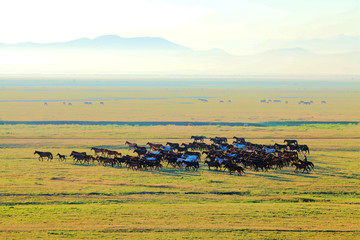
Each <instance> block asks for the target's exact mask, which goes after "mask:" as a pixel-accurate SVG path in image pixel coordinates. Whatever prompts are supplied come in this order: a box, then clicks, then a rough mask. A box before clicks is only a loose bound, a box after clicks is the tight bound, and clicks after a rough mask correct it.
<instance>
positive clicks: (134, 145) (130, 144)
mask: <svg viewBox="0 0 360 240" xmlns="http://www.w3.org/2000/svg"><path fill="white" fill-rule="evenodd" d="M126 144H127V145H129V150H130V149H131V148H134V149H135V147H136V146H137V144H136V143H131V142H129V141H126V142H125V145H126Z"/></svg>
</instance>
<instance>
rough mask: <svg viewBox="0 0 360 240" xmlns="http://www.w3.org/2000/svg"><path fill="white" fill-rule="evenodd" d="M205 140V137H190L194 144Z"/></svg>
mask: <svg viewBox="0 0 360 240" xmlns="http://www.w3.org/2000/svg"><path fill="white" fill-rule="evenodd" d="M205 138H206V137H205V136H191V138H190V139H194V141H195V142H196V141H200V142H203V141H204V139H205Z"/></svg>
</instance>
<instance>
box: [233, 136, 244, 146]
mask: <svg viewBox="0 0 360 240" xmlns="http://www.w3.org/2000/svg"><path fill="white" fill-rule="evenodd" d="M233 139H235V140H236V142H237V143H241V144H244V143H245V138H238V137H235V136H234V137H233Z"/></svg>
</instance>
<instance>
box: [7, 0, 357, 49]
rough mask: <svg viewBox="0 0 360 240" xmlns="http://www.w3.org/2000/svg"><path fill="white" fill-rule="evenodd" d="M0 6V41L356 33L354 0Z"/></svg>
mask: <svg viewBox="0 0 360 240" xmlns="http://www.w3.org/2000/svg"><path fill="white" fill-rule="evenodd" d="M0 9H2V13H1V14H0V22H1V31H0V42H3V43H15V42H26V41H34V42H54V41H67V40H72V39H76V38H82V37H90V38H94V37H97V36H100V35H105V34H117V35H120V36H123V37H138V36H156V37H163V38H166V39H168V40H170V41H173V42H176V43H179V44H182V45H184V46H187V47H190V48H193V49H195V50H206V49H211V48H222V49H225V50H226V51H228V52H230V53H233V54H252V53H256V52H259V51H262V50H266V47H263V48H264V49H259V47H258V46H263V45H262V43H263V42H266V41H267V40H269V39H282V40H284V39H288V40H292V39H299V38H301V39H313V38H329V37H333V36H337V35H350V36H358V35H360V14H359V13H360V1H359V0H222V1H218V0H196V1H194V0H166V1H165V0H131V1H130V0H127V1H123V0H52V1H48V0H32V1H28V0H11V1H1V3H0Z"/></svg>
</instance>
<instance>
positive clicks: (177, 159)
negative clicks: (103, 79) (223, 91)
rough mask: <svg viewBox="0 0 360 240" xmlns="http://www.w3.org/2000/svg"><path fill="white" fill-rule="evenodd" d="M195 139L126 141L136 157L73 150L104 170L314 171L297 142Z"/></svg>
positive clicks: (76, 157) (75, 158) (77, 156)
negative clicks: (144, 142) (138, 142)
mask: <svg viewBox="0 0 360 240" xmlns="http://www.w3.org/2000/svg"><path fill="white" fill-rule="evenodd" d="M191 139H192V140H193V142H190V143H181V144H180V143H174V142H167V143H166V144H165V145H163V144H159V143H151V142H148V143H147V144H146V146H139V145H138V144H136V143H131V142H129V141H126V142H125V144H126V145H127V146H128V147H129V150H132V151H133V153H134V154H133V155H122V154H121V153H120V152H118V151H115V150H109V149H106V148H96V147H92V148H91V151H94V155H89V154H87V153H86V152H77V151H72V152H71V154H70V157H71V158H72V160H73V162H74V163H75V164H95V163H97V164H99V165H102V166H104V167H106V166H111V167H116V166H117V167H121V166H122V164H124V165H125V166H126V167H127V168H128V169H132V170H160V169H161V168H163V166H164V165H165V164H166V167H168V166H171V167H173V168H184V169H185V170H193V171H197V170H198V169H199V167H200V163H201V160H202V159H203V164H206V165H207V166H208V168H209V170H210V169H214V170H223V171H225V170H228V171H229V173H230V174H232V173H236V172H237V173H238V175H242V174H244V172H245V170H246V169H251V170H254V171H260V170H261V171H269V170H270V169H282V168H283V167H288V166H295V172H297V171H302V172H303V173H304V172H307V173H309V172H310V171H311V170H313V168H314V164H313V163H312V162H310V161H307V158H306V157H305V160H301V159H300V158H299V154H310V150H309V147H308V146H307V145H299V144H298V142H297V140H288V139H285V140H284V142H283V144H278V143H275V144H274V145H263V144H255V143H251V142H249V141H245V139H244V138H239V137H233V138H232V139H234V141H233V142H232V143H231V144H230V143H228V138H226V137H215V138H209V143H205V141H204V140H205V139H206V137H205V136H192V137H191ZM34 154H38V155H39V161H40V160H41V161H43V160H44V158H47V160H48V161H51V160H52V159H53V155H52V153H51V152H40V151H35V152H34ZM57 156H58V158H59V160H61V161H65V160H66V156H65V155H61V154H59V153H58V154H57ZM304 156H305V155H304Z"/></svg>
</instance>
